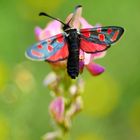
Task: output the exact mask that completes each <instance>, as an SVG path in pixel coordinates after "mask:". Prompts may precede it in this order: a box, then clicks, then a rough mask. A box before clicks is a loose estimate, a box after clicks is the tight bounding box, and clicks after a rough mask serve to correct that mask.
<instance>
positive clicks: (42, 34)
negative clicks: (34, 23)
mask: <svg viewBox="0 0 140 140" xmlns="http://www.w3.org/2000/svg"><path fill="white" fill-rule="evenodd" d="M61 31H62V30H61V23H60V22H59V21H57V20H53V21H51V22H49V23H48V24H47V26H46V27H45V29H41V28H40V27H36V28H35V35H36V38H37V39H38V40H39V41H42V40H44V39H46V38H49V37H51V36H54V35H56V34H59V33H61Z"/></svg>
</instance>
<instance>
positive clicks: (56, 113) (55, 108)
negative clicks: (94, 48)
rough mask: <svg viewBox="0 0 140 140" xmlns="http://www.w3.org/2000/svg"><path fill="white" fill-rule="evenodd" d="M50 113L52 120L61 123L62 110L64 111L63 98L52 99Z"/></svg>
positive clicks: (62, 118) (62, 117)
mask: <svg viewBox="0 0 140 140" xmlns="http://www.w3.org/2000/svg"><path fill="white" fill-rule="evenodd" d="M49 109H50V113H51V114H52V115H53V117H54V119H55V120H56V122H58V123H62V122H63V120H64V110H65V105H64V98H63V97H61V96H59V97H56V99H54V100H53V101H52V102H51V104H50V106H49Z"/></svg>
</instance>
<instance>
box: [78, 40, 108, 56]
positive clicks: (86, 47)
mask: <svg viewBox="0 0 140 140" xmlns="http://www.w3.org/2000/svg"><path fill="white" fill-rule="evenodd" d="M80 48H81V49H82V50H83V51H85V52H87V53H94V52H98V51H104V50H106V48H107V46H105V45H99V44H95V43H93V42H88V41H86V40H84V39H81V42H80Z"/></svg>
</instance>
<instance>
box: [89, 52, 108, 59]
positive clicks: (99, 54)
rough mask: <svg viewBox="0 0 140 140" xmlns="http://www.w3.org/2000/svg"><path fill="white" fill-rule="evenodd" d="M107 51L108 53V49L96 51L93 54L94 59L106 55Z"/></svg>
mask: <svg viewBox="0 0 140 140" xmlns="http://www.w3.org/2000/svg"><path fill="white" fill-rule="evenodd" d="M106 53H107V51H104V52H99V53H95V54H92V56H91V57H92V58H94V59H98V58H102V57H104V56H105V55H106Z"/></svg>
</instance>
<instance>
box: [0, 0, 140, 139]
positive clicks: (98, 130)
mask: <svg viewBox="0 0 140 140" xmlns="http://www.w3.org/2000/svg"><path fill="white" fill-rule="evenodd" d="M77 4H81V5H83V16H84V17H85V18H86V19H87V20H88V21H89V23H91V24H92V25H95V24H96V23H101V24H102V25H118V26H122V27H124V28H125V34H124V36H123V37H122V39H121V40H120V41H119V42H118V43H117V44H115V45H114V46H112V48H111V49H110V50H108V53H107V55H106V56H105V57H104V58H102V59H100V60H97V61H96V62H97V63H99V64H102V65H103V66H105V67H106V71H105V73H104V74H102V75H101V76H99V77H92V76H91V75H90V74H89V73H88V72H86V71H84V74H83V75H82V76H83V78H84V79H85V86H86V87H85V93H84V94H83V98H84V104H85V108H84V110H83V112H82V113H80V114H79V115H78V116H77V117H76V118H75V119H74V120H73V127H72V130H71V134H70V140H118V139H119V140H140V74H139V72H140V58H139V57H140V56H139V55H140V53H139V52H140V42H139V35H140V29H139V25H140V1H139V0H133V1H132V0H123V1H122V0H106V1H99V0H86V1H84V0H74V1H71V0H67V1H66V0H57V1H52V2H51V1H50V0H40V1H34V0H20V1H19V0H12V1H5V0H0V140H19V139H20V140H41V137H42V136H43V135H44V134H45V133H46V132H47V131H51V130H52V126H51V125H52V124H51V123H50V120H51V119H50V118H49V115H48V104H49V102H50V101H51V97H50V94H49V90H48V89H47V87H45V86H44V85H43V80H44V77H45V76H46V74H47V73H48V72H49V71H51V69H50V67H49V65H48V64H46V63H43V62H33V61H30V60H27V59H26V58H25V56H24V52H25V50H26V48H27V47H29V46H30V45H31V44H33V43H35V42H36V40H35V35H34V27H35V26H36V25H38V26H41V27H42V28H44V27H45V26H46V23H47V22H48V21H50V19H46V18H40V17H39V16H38V13H39V12H40V11H44V12H47V13H50V14H51V15H53V16H55V17H59V18H60V19H62V20H63V21H64V20H65V18H66V17H67V15H68V14H69V13H70V12H72V11H73V9H74V7H75V6H76V5H77Z"/></svg>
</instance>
